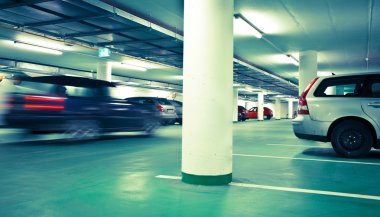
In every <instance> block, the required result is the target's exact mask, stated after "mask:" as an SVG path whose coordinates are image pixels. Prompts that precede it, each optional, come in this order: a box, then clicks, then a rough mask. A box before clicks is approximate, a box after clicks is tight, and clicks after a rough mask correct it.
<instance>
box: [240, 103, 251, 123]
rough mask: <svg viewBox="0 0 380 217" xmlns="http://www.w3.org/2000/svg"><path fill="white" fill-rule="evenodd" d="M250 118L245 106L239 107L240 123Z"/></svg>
mask: <svg viewBox="0 0 380 217" xmlns="http://www.w3.org/2000/svg"><path fill="white" fill-rule="evenodd" d="M248 118H249V117H248V110H247V109H246V108H244V107H243V106H240V105H239V106H238V121H245V120H247V119H248Z"/></svg>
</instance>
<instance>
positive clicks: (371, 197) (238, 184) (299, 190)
mask: <svg viewBox="0 0 380 217" xmlns="http://www.w3.org/2000/svg"><path fill="white" fill-rule="evenodd" d="M156 178H160V179H174V180H180V179H181V177H180V176H166V175H158V176H156ZM230 185H231V186H236V187H244V188H258V189H266V190H275V191H286V192H297V193H305V194H318V195H327V196H337V197H349V198H358V199H367V200H379V201H380V196H375V195H365V194H350V193H342V192H334V191H320V190H311V189H303V188H288V187H278V186H270V185H256V184H249V183H241V182H231V183H230Z"/></svg>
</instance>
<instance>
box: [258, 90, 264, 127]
mask: <svg viewBox="0 0 380 217" xmlns="http://www.w3.org/2000/svg"><path fill="white" fill-rule="evenodd" d="M257 120H259V121H262V120H264V93H258V94H257Z"/></svg>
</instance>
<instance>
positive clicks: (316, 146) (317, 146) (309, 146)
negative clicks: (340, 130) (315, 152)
mask: <svg viewBox="0 0 380 217" xmlns="http://www.w3.org/2000/svg"><path fill="white" fill-rule="evenodd" d="M266 145H269V146H292V147H307V148H331V146H326V145H313V146H312V145H290V144H266Z"/></svg>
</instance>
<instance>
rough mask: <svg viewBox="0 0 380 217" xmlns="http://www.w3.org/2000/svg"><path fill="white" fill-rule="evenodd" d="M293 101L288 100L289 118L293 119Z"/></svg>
mask: <svg viewBox="0 0 380 217" xmlns="http://www.w3.org/2000/svg"><path fill="white" fill-rule="evenodd" d="M293 112H294V111H293V99H288V118H289V119H292V118H293Z"/></svg>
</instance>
